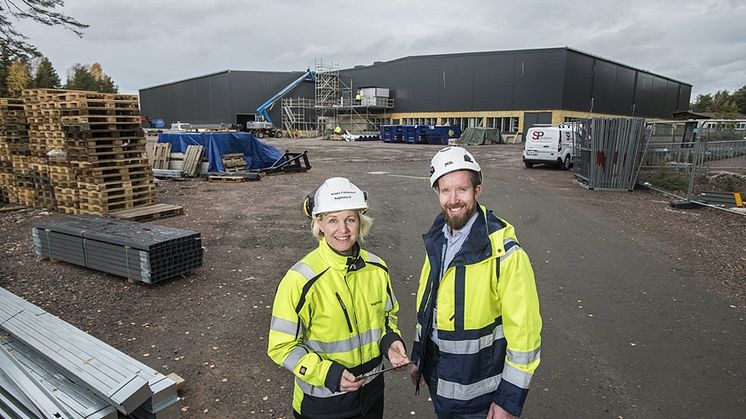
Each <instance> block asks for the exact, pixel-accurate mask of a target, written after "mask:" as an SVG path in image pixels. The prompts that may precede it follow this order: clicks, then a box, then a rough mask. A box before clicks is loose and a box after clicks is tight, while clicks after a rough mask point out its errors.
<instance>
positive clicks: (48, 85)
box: [31, 57, 60, 89]
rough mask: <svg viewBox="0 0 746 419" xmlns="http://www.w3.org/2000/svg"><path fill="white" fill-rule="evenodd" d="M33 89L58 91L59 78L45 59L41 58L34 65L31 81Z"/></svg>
mask: <svg viewBox="0 0 746 419" xmlns="http://www.w3.org/2000/svg"><path fill="white" fill-rule="evenodd" d="M31 86H32V87H34V88H43V89H59V88H60V76H59V75H58V74H57V71H56V70H55V69H54V67H53V66H52V62H51V61H49V58H47V57H41V58H40V59H39V61H38V62H37V64H36V72H34V79H33V80H32V81H31Z"/></svg>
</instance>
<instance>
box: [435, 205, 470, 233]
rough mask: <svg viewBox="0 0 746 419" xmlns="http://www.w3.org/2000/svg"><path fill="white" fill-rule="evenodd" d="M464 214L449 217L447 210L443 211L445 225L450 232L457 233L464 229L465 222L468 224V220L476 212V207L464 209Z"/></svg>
mask: <svg viewBox="0 0 746 419" xmlns="http://www.w3.org/2000/svg"><path fill="white" fill-rule="evenodd" d="M465 210H466V211H465V212H464V214H463V215H454V216H452V215H450V214H449V213H448V210H447V209H443V215H444V216H445V217H446V224H448V227H450V228H451V230H454V231H458V230H461V229H462V228H464V226H465V225H466V223H467V222H469V218H471V216H472V215H473V214H474V212H475V211H476V210H477V206H476V205H472V206H471V207H468V208H465Z"/></svg>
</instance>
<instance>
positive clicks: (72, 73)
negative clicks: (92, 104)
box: [65, 63, 98, 91]
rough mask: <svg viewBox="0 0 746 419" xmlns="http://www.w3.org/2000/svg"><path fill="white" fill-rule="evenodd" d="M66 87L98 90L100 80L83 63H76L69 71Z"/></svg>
mask: <svg viewBox="0 0 746 419" xmlns="http://www.w3.org/2000/svg"><path fill="white" fill-rule="evenodd" d="M65 89H71V90H93V91H98V81H97V80H96V78H95V77H93V75H92V74H91V72H90V71H88V67H86V66H84V65H83V64H80V63H78V64H74V65H73V66H72V67H70V69H69V70H68V71H67V83H65Z"/></svg>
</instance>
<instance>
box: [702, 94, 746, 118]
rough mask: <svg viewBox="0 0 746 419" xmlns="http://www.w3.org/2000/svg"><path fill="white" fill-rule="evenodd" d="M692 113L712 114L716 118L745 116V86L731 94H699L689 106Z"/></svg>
mask: <svg viewBox="0 0 746 419" xmlns="http://www.w3.org/2000/svg"><path fill="white" fill-rule="evenodd" d="M689 109H691V111H692V112H709V113H714V114H715V115H716V116H717V117H718V118H729V119H733V118H738V117H739V115H746V86H742V87H741V88H740V89H738V90H736V91H735V92H733V93H730V92H729V91H728V90H718V91H717V92H716V93H713V94H709V93H705V94H700V95H697V99H696V100H695V101H694V103H690V104H689Z"/></svg>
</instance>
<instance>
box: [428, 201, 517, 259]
mask: <svg viewBox="0 0 746 419" xmlns="http://www.w3.org/2000/svg"><path fill="white" fill-rule="evenodd" d="M477 211H478V212H479V215H478V216H477V219H476V220H474V225H472V227H471V231H470V232H469V237H467V238H466V241H465V242H464V244H463V245H462V246H461V250H459V252H458V253H457V254H456V256H455V257H454V258H453V262H452V264H472V263H476V262H479V261H482V260H485V259H487V258H489V257H491V256H492V255H493V254H494V252H493V246H492V242H491V241H490V234H492V233H494V232H495V231H497V230H500V229H502V228H503V227H505V224H503V223H502V222H501V221H500V220H499V219H498V218H497V217H495V216H494V215H493V214H492V211H491V210H488V209H487V208H486V207H484V206H482V205H479V204H477ZM445 223H446V219H445V215H443V213H442V212H441V213H440V214H438V216H437V217H435V221H434V222H433V225H432V226H431V227H430V230H428V232H427V233H425V234H424V235H423V236H422V238H423V239H424V241H425V248H426V249H427V251H428V253H429V254H431V255H432V256H436V255H437V256H436V257H437V258H440V250H441V246H442V243H443V240H445V237H444V235H443V226H444V225H445Z"/></svg>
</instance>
